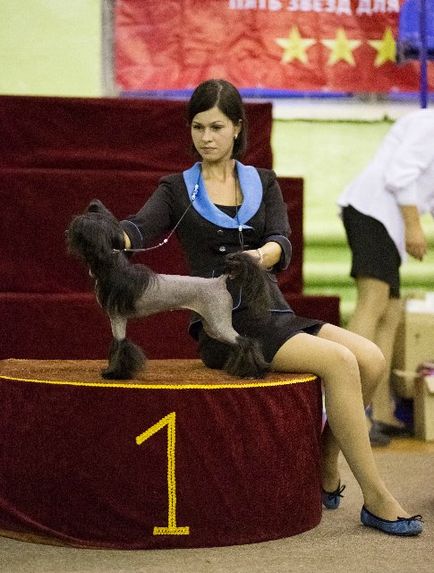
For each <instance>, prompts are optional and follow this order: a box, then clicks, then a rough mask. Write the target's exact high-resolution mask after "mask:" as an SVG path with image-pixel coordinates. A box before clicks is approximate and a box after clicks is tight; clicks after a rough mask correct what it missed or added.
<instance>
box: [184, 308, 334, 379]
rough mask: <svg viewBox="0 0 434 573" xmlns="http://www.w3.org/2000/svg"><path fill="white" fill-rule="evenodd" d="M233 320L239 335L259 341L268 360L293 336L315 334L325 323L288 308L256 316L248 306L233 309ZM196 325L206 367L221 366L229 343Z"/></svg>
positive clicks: (201, 355) (224, 361) (201, 353)
mask: <svg viewBox="0 0 434 573" xmlns="http://www.w3.org/2000/svg"><path fill="white" fill-rule="evenodd" d="M232 322H233V326H234V328H235V330H236V331H237V332H238V333H239V334H240V335H241V336H246V337H249V338H253V339H255V340H257V341H258V342H259V344H260V346H261V349H262V352H263V355H264V358H265V360H266V361H267V362H271V361H272V360H273V358H274V355H275V354H276V352H277V351H278V350H279V348H281V346H282V345H283V344H284V343H285V342H286V341H287V340H288V339H290V338H291V337H292V336H294V335H295V334H299V333H301V332H305V333H307V334H312V335H315V334H318V332H319V330H320V328H321V327H322V326H323V324H324V322H323V321H321V320H316V319H313V318H304V317H301V316H297V315H295V314H294V313H293V312H292V311H291V310H289V311H269V312H268V313H267V315H266V316H265V317H261V318H255V317H253V316H252V315H251V313H249V311H248V310H247V309H246V310H240V311H235V312H233V314H232ZM195 326H196V328H197V331H196V336H197V338H198V340H199V354H200V357H201V359H202V361H203V362H204V364H205V365H206V366H208V367H209V368H219V369H221V368H223V366H224V364H225V363H226V360H227V358H228V356H229V352H230V348H231V347H230V345H228V344H225V343H223V342H219V341H218V340H215V339H214V338H211V337H209V336H208V335H207V334H206V333H205V331H204V330H203V328H202V326H201V323H196V325H195ZM195 330H196V329H195Z"/></svg>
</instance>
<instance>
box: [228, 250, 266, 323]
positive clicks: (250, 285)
mask: <svg viewBox="0 0 434 573" xmlns="http://www.w3.org/2000/svg"><path fill="white" fill-rule="evenodd" d="M225 273H227V274H228V275H229V277H230V278H231V279H232V280H233V281H234V282H235V283H236V284H237V285H239V286H240V287H242V293H243V300H244V302H245V303H246V304H247V305H248V306H249V307H250V309H251V310H252V311H253V312H254V314H256V315H262V314H265V313H266V312H267V311H268V310H269V308H270V291H269V287H268V278H267V273H266V272H265V271H264V269H262V268H261V267H260V266H259V265H258V263H257V262H256V261H255V260H254V259H253V258H252V257H251V256H250V255H248V254H247V253H243V252H239V253H231V254H229V255H227V256H226V267H225Z"/></svg>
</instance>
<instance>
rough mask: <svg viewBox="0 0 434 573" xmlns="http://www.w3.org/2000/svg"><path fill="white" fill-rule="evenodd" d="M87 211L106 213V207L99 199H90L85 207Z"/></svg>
mask: <svg viewBox="0 0 434 573" xmlns="http://www.w3.org/2000/svg"><path fill="white" fill-rule="evenodd" d="M86 212H87V213H107V212H109V211H108V209H107V207H105V205H104V204H103V202H102V201H100V200H99V199H92V201H91V202H90V203H89V205H88V206H87V209H86Z"/></svg>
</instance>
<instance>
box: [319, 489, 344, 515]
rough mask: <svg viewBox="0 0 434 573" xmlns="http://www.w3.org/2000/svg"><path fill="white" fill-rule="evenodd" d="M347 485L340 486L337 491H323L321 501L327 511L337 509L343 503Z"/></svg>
mask: <svg viewBox="0 0 434 573" xmlns="http://www.w3.org/2000/svg"><path fill="white" fill-rule="evenodd" d="M345 487H346V486H345V485H342V486H341V484H340V482H339V485H338V487H337V488H336V489H335V491H326V490H325V489H321V501H322V503H323V505H324V507H326V508H327V509H337V508H338V507H339V504H340V503H341V498H342V497H344V496H343V495H342V492H343V491H344V489H345Z"/></svg>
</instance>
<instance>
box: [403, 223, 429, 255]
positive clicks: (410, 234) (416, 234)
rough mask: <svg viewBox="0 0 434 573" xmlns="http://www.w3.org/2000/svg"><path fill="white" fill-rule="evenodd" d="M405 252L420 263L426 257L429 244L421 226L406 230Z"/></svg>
mask: <svg viewBox="0 0 434 573" xmlns="http://www.w3.org/2000/svg"><path fill="white" fill-rule="evenodd" d="M405 250H406V251H407V253H408V254H409V255H411V256H412V257H414V258H415V259H417V260H418V261H421V260H422V259H423V258H424V256H425V255H426V253H427V250H428V243H427V240H426V238H425V234H424V232H423V230H422V227H421V226H420V225H419V226H414V227H411V228H408V229H407V228H406V229H405Z"/></svg>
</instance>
